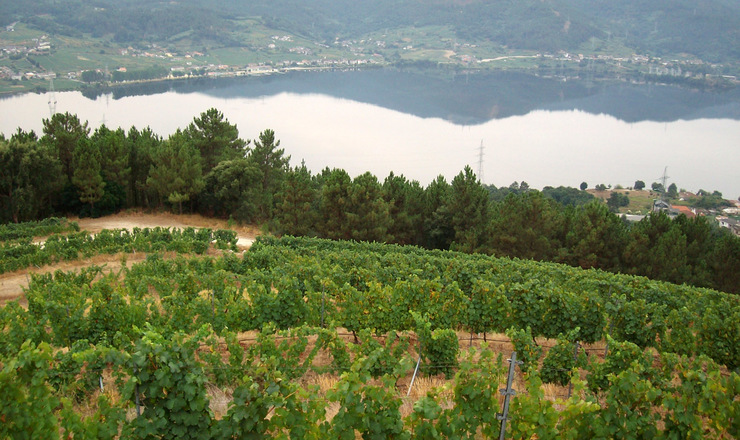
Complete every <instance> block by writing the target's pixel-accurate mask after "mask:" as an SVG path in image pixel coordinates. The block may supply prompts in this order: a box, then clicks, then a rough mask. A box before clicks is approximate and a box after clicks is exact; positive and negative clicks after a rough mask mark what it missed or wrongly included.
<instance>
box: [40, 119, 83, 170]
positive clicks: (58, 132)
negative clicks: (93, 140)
mask: <svg viewBox="0 0 740 440" xmlns="http://www.w3.org/2000/svg"><path fill="white" fill-rule="evenodd" d="M43 124H44V136H43V137H42V138H41V142H42V143H44V144H45V145H48V146H50V147H52V148H53V149H54V150H55V151H56V152H57V155H58V157H59V161H60V162H61V164H62V171H63V172H64V175H65V176H67V179H68V181H70V182H71V181H72V176H73V175H74V163H75V162H74V152H75V148H76V147H77V144H78V142H80V140H81V139H86V138H87V136H88V134H89V133H90V129H89V128H87V122H85V123H84V124H81V123H80V120H79V118H77V115H73V114H70V113H68V112H67V113H64V114H62V113H57V114H55V115H53V116H52V117H51V119H44V120H43Z"/></svg>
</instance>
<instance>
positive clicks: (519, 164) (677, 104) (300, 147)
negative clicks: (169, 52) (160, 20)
mask: <svg viewBox="0 0 740 440" xmlns="http://www.w3.org/2000/svg"><path fill="white" fill-rule="evenodd" d="M85 95H87V96H85ZM85 95H83V94H82V93H80V92H57V93H56V95H55V100H56V111H57V112H70V113H75V114H77V115H78V116H79V117H80V119H82V120H87V121H88V123H89V126H90V127H91V128H92V129H94V128H95V127H98V126H100V124H101V123H103V122H104V123H105V124H106V125H107V126H108V127H113V128H117V127H123V128H124V129H128V128H129V127H131V126H136V127H137V128H139V129H141V128H144V127H146V126H149V127H151V128H152V129H153V130H154V131H155V132H157V133H158V134H160V135H162V136H164V137H166V136H168V135H169V134H171V133H173V132H174V131H175V130H176V129H177V128H184V127H186V126H187V125H188V124H189V123H190V122H191V121H192V119H193V118H194V117H196V116H198V115H199V114H200V113H201V112H203V111H205V110H207V109H208V108H211V107H215V108H217V109H219V110H221V111H222V112H223V113H224V115H225V116H226V117H227V118H228V119H229V121H230V122H232V123H235V124H236V125H237V127H238V129H239V132H240V135H241V137H242V138H245V139H253V138H255V137H257V136H258V135H259V133H260V132H261V131H262V130H264V129H267V128H270V129H273V130H275V133H276V136H277V137H278V138H279V139H280V140H281V147H283V148H284V149H285V152H286V154H288V155H290V156H291V158H292V160H291V162H292V164H294V165H295V164H299V163H300V162H301V161H302V160H303V161H305V163H306V165H307V166H308V167H309V169H311V170H312V171H314V172H319V171H320V170H321V169H323V168H325V167H331V168H335V167H336V168H343V169H345V170H347V172H349V173H350V175H353V176H355V175H358V174H361V173H363V172H365V171H370V172H372V173H373V174H375V175H376V176H378V178H379V179H380V180H382V179H383V178H384V177H385V176H387V175H388V173H389V172H391V171H393V172H394V173H396V174H403V175H404V176H406V177H407V178H409V179H413V180H418V181H419V182H420V183H421V184H422V185H424V186H426V185H427V184H428V183H429V182H430V181H431V180H433V179H434V178H435V177H436V176H438V175H443V176H444V177H445V178H447V179H448V181H449V180H451V179H452V178H453V177H454V176H455V175H456V174H457V173H459V172H460V171H461V170H462V169H463V168H464V167H465V166H466V165H470V166H471V167H472V168H473V170H474V171H476V173H478V174H479V177H480V178H481V180H482V181H483V182H484V183H487V184H493V185H496V186H508V185H509V184H510V183H512V182H514V181H518V182H521V181H526V182H527V183H528V184H529V185H530V187H534V188H542V187H543V186H546V185H552V186H559V185H566V186H574V187H578V186H579V185H580V183H581V182H583V181H585V182H587V183H588V184H589V187H593V186H595V185H596V184H599V183H603V184H606V185H622V186H625V187H628V186H631V185H632V184H633V183H634V182H635V180H643V181H645V182H646V183H647V184H648V186H649V185H650V183H651V182H654V181H658V180H659V178H660V177H661V175H662V174H663V171H664V169H665V167H667V168H668V175H669V176H670V177H669V179H668V182H669V183H670V182H675V183H676V185H677V186H678V187H679V188H685V189H687V190H689V191H697V190H699V189H705V190H709V191H713V190H719V191H721V192H722V193H723V194H724V196H725V197H726V198H737V197H738V196H740V173H738V170H740V92H738V91H736V90H731V91H729V92H723V93H713V92H700V91H691V90H685V89H679V88H675V87H667V86H655V85H628V84H616V85H605V84H598V83H596V84H594V83H588V82H585V81H567V82H563V81H560V80H554V79H543V78H537V77H532V76H524V75H517V74H496V75H456V76H451V75H449V74H447V75H446V76H444V75H440V74H434V75H426V74H419V73H408V72H401V71H395V70H375V71H362V72H296V73H290V74H283V75H273V76H269V77H258V78H255V77H250V78H239V79H236V78H235V79H224V80H191V81H183V82H163V83H157V84H151V85H147V86H130V87H127V88H121V89H117V90H116V91H115V93H111V94H103V95H99V96H94V95H91V94H90V93H86V94H85ZM49 100H50V96H49V95H48V94H41V95H39V94H26V95H19V96H13V97H9V98H5V99H1V100H0V115H1V116H2V118H0V132H2V133H4V134H5V135H6V136H9V135H10V134H12V133H13V132H14V131H15V130H16V129H17V128H19V127H20V128H23V129H24V130H35V131H36V132H37V133H39V134H40V133H41V129H42V119H43V118H48V117H49V114H50V108H49V107H50V106H49Z"/></svg>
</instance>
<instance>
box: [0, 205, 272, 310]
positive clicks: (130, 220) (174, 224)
mask: <svg viewBox="0 0 740 440" xmlns="http://www.w3.org/2000/svg"><path fill="white" fill-rule="evenodd" d="M70 220H71V221H74V222H77V224H79V225H80V230H82V231H88V232H90V233H97V232H100V231H102V230H103V229H128V230H132V229H133V228H154V227H157V226H161V227H168V228H186V227H190V226H192V227H194V228H211V229H233V230H235V231H236V233H237V237H238V242H237V246H238V247H239V249H241V250H244V249H247V248H249V246H251V245H252V243H253V242H254V239H255V238H256V237H257V235H258V234H259V230H258V229H257V228H256V227H254V226H232V227H230V226H229V225H228V223H227V222H226V221H224V220H219V219H212V218H206V217H202V216H200V215H174V214H168V213H157V214H146V213H141V212H125V213H120V214H116V215H111V216H107V217H101V218H94V219H91V218H84V219H79V218H70ZM122 256H123V255H122V254H119V255H98V256H95V257H93V258H88V259H81V260H75V261H65V262H61V263H58V264H54V265H50V266H44V267H40V268H37V267H32V268H29V269H27V270H21V271H16V272H10V273H4V274H0V305H2V304H5V303H6V302H8V301H12V300H14V299H19V300H20V303H21V304H22V305H24V306H25V305H26V301H25V298H23V289H25V288H26V287H28V281H29V280H30V278H31V276H30V274H31V273H50V272H55V271H57V270H63V271H71V270H79V269H81V268H84V267H88V266H91V265H93V264H97V265H100V266H102V265H105V271H106V272H107V271H116V270H119V269H120V268H121V257H122ZM145 257H146V255H145V254H142V253H138V254H128V255H126V259H127V261H128V262H129V263H133V262H136V261H141V260H143V259H144V258H145Z"/></svg>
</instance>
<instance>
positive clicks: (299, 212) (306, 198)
mask: <svg viewBox="0 0 740 440" xmlns="http://www.w3.org/2000/svg"><path fill="white" fill-rule="evenodd" d="M316 199H317V190H316V188H315V184H314V181H313V179H312V177H311V172H310V171H309V170H308V168H306V165H305V164H304V163H302V164H301V166H300V167H295V168H294V169H292V170H290V171H289V172H288V173H287V174H286V176H285V183H284V184H283V189H282V191H281V192H280V193H279V195H278V211H277V214H276V220H277V222H278V224H279V229H280V231H281V232H282V233H284V234H290V235H296V236H300V235H309V234H311V232H312V231H314V229H315V228H316V224H315V223H316V220H317V219H318V212H317V209H316V206H315V203H316Z"/></svg>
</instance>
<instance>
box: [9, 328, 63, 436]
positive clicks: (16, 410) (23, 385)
mask: <svg viewBox="0 0 740 440" xmlns="http://www.w3.org/2000/svg"><path fill="white" fill-rule="evenodd" d="M50 366H51V347H50V346H49V345H48V344H46V343H41V344H39V345H38V346H37V345H36V344H34V343H32V342H30V341H27V342H25V343H24V344H23V346H22V347H21V348H20V351H19V352H18V355H17V356H16V357H14V358H11V359H10V360H8V361H5V362H3V368H2V370H0V389H2V390H3V392H2V393H0V420H2V423H0V437H2V438H13V439H23V440H25V439H28V440H31V439H34V440H35V439H58V438H59V431H58V430H59V428H58V421H57V419H56V417H55V416H54V410H55V409H56V407H57V406H58V405H59V399H58V398H57V397H56V396H54V394H53V392H52V389H51V387H50V385H49V384H48V382H47V380H48V378H49V373H50Z"/></svg>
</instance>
